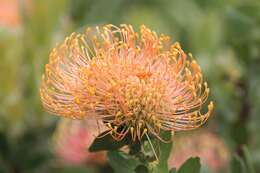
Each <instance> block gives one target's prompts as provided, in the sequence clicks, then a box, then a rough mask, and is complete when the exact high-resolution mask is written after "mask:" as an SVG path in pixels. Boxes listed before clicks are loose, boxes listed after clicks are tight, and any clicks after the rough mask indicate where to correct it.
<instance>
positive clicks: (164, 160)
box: [154, 131, 172, 173]
mask: <svg viewBox="0 0 260 173" xmlns="http://www.w3.org/2000/svg"><path fill="white" fill-rule="evenodd" d="M161 137H162V138H163V139H164V140H166V141H171V140H172V139H171V137H172V136H171V132H166V131H162V132H161ZM157 140H158V139H157ZM159 149H160V152H159V153H160V155H159V164H158V165H156V166H155V168H154V172H155V173H168V172H169V168H168V158H169V156H170V153H171V150H172V142H163V141H160V142H159Z"/></svg>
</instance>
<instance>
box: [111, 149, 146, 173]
mask: <svg viewBox="0 0 260 173" xmlns="http://www.w3.org/2000/svg"><path fill="white" fill-rule="evenodd" d="M107 157H108V162H109V164H110V165H111V166H112V168H113V169H114V171H115V173H135V169H136V167H137V166H138V165H139V164H141V163H140V162H139V161H138V160H136V159H135V158H133V157H132V156H130V155H128V154H125V153H123V152H121V151H109V152H108V154H107Z"/></svg>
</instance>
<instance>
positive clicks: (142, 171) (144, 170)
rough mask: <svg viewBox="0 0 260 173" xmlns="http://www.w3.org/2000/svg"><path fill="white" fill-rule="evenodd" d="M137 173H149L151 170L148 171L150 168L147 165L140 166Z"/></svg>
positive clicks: (136, 170) (136, 169)
mask: <svg viewBox="0 0 260 173" xmlns="http://www.w3.org/2000/svg"><path fill="white" fill-rule="evenodd" d="M135 172H136V173H149V170H148V168H147V167H146V166H145V165H138V166H137V167H136V168H135Z"/></svg>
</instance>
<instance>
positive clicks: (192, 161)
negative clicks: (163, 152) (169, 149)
mask: <svg viewBox="0 0 260 173" xmlns="http://www.w3.org/2000/svg"><path fill="white" fill-rule="evenodd" d="M200 168H201V165H200V158H199V157H191V158H189V159H188V160H187V161H185V162H184V163H183V165H182V166H181V167H180V169H179V170H178V172H177V173H199V172H200Z"/></svg>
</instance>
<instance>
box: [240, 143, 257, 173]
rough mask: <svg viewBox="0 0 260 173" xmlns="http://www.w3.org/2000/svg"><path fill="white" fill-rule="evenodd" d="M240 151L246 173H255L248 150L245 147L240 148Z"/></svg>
mask: <svg viewBox="0 0 260 173" xmlns="http://www.w3.org/2000/svg"><path fill="white" fill-rule="evenodd" d="M242 151H243V155H244V159H245V163H246V167H247V169H248V173H256V171H255V168H254V165H253V161H252V157H251V154H250V153H249V150H248V148H247V147H246V146H245V145H244V146H243V147H242Z"/></svg>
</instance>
